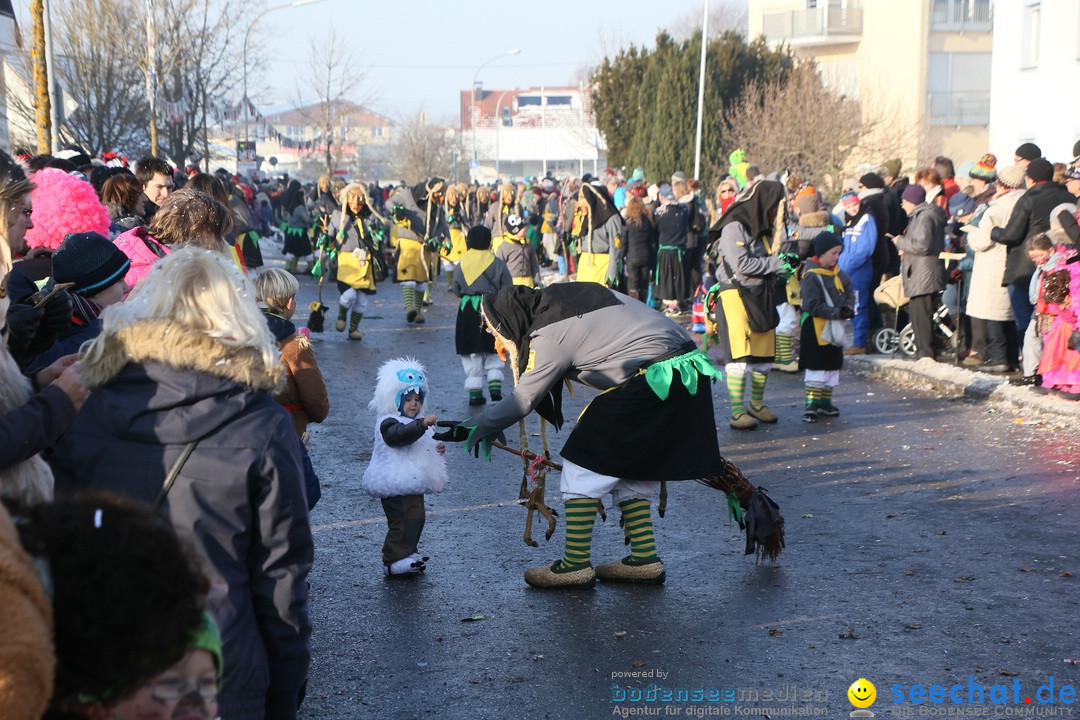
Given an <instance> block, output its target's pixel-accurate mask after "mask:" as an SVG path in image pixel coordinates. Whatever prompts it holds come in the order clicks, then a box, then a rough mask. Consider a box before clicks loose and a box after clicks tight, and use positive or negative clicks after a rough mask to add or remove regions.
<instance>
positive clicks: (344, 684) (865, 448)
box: [297, 277, 1080, 719]
mask: <svg viewBox="0 0 1080 720" xmlns="http://www.w3.org/2000/svg"><path fill="white" fill-rule="evenodd" d="M437 285H438V289H437V291H436V305H435V307H433V308H430V309H429V311H428V313H427V323H426V324H425V325H422V326H407V325H406V323H405V321H404V311H403V307H402V301H401V295H400V290H399V289H398V288H397V287H396V286H393V285H391V284H389V283H385V284H382V285H381V286H380V288H379V293H378V295H376V296H375V298H374V299H373V303H372V305H371V307H370V308H369V311H368V316H367V317H365V319H364V321H363V324H362V330H363V331H364V340H363V341H362V342H359V343H356V342H348V341H346V340H345V337H344V334H343V333H336V332H334V331H333V318H334V314H333V312H334V311H333V308H335V305H334V301H335V300H336V298H337V293H336V292H335V291H334V290H333V289H332V288H330V289H328V290H327V291H326V293H325V297H324V300H325V301H326V302H327V304H328V305H330V306H331V308H332V311H331V313H329V314H328V316H327V320H328V323H327V326H328V327H327V332H325V333H324V334H323V335H322V336H318V335H316V336H315V347H316V352H317V355H318V358H319V362H320V365H321V366H322V369H323V373H324V374H325V376H326V378H327V383H328V386H329V389H330V396H331V402H332V411H331V415H330V417H329V419H328V420H327V421H326V422H325V423H323V424H322V425H313V426H312V428H311V430H312V435H313V438H312V441H311V451H312V456H313V459H314V462H315V467H316V469H317V471H318V472H319V474H320V476H321V478H322V480H323V483H324V490H323V498H322V500H321V501H320V502H319V505H318V507H317V508H316V509H315V510H314V511H313V513H312V525H313V530H314V537H315V545H316V555H315V566H314V568H313V570H312V573H311V585H312V591H311V595H312V600H311V611H312V621H313V624H314V628H315V629H314V634H313V636H312V654H313V660H312V666H311V679H310V684H309V689H308V697H307V700H306V702H305V704H304V708H303V710H302V717H304V718H311V719H314V718H320V719H322V718H334V719H336V718H343V719H344V718H403V719H404V718H427V717H439V718H601V717H611V716H613V715H616V716H645V714H646V713H649V714H650V715H659V716H667V717H671V716H677V717H708V716H718V715H723V714H726V715H743V714H747V713H749V712H767V713H769V715H770V717H772V718H776V717H779V716H781V715H783V714H784V713H785V712H787V713H790V712H791V711H792V710H794V711H797V712H801V713H804V714H806V715H810V716H829V717H839V716H841V715H844V714H846V713H848V712H849V711H851V710H852V709H853V708H852V706H851V704H850V703H849V702H848V699H847V696H846V692H847V688H848V686H849V685H850V684H851V683H852V682H853V681H854V680H856V679H857V678H860V677H865V678H867V679H868V680H870V681H871V682H873V683H874V684H875V685H876V686H877V698H878V699H877V703H876V704H875V705H874V706H873V707H872V708H871V710H873V711H875V712H876V713H877V715H878V716H881V715H883V714H885V715H902V714H904V713H906V712H909V711H910V712H912V713H916V714H917V713H918V712H919V711H920V710H923V711H925V710H926V709H927V707H928V706H927V705H925V704H924V705H918V706H916V705H912V704H911V703H909V702H904V703H902V704H894V703H893V693H892V691H891V688H892V687H893V686H894V685H903V686H905V689H904V690H903V691H902V692H907V690H906V688H908V687H910V686H911V685H914V684H921V685H923V686H930V685H933V684H941V685H943V686H944V687H945V688H946V689H948V688H949V687H950V686H951V685H953V684H955V683H962V684H963V687H964V690H963V699H965V700H966V699H967V688H968V684H969V675H970V676H971V680H970V682H971V683H973V684H981V685H984V686H985V688H986V693H987V698H988V699H989V693H990V691H991V686H992V685H994V684H1003V685H1008V687H1009V698H1008V699H1009V702H1010V704H1008V705H995V706H986V705H984V706H971V705H967V706H950V705H949V703H948V700H946V704H945V705H935V706H932V707H930V708H929V709H930V710H931V711H933V712H935V713H940V714H944V713H945V712H946V711H947V710H949V709H950V708H951V711H952V712H954V713H955V712H957V708H959V711H960V712H968V713H972V712H975V713H979V712H986V713H989V714H990V715H992V716H1001V715H1004V714H1007V713H1008V714H1011V713H1012V712H1013V710H1014V709H1015V710H1017V711H1024V710H1025V704H1024V697H1025V696H1032V697H1033V694H1034V692H1035V690H1036V688H1038V686H1040V685H1043V684H1045V683H1047V682H1048V680H1049V678H1050V677H1051V676H1053V677H1054V678H1055V683H1056V686H1055V692H1058V691H1059V689H1060V686H1061V685H1062V684H1063V683H1068V684H1073V685H1075V684H1077V683H1080V667H1075V666H1072V665H1068V664H1065V663H1063V659H1065V658H1075V657H1080V638H1078V632H1077V617H1078V615H1077V602H1078V591H1077V588H1078V585H1077V583H1078V582H1080V562H1078V554H1077V549H1076V538H1077V530H1078V526H1080V521H1078V519H1077V512H1076V507H1077V504H1078V487H1080V454H1078V453H1077V448H1080V437H1077V436H1076V435H1075V434H1073V433H1071V432H1069V431H1064V430H1058V429H1055V428H1052V427H1048V426H1045V425H1038V424H1020V423H1018V422H1016V421H1017V420H1018V418H1015V417H1013V416H1010V415H1007V414H1005V413H1003V412H1001V411H994V409H993V408H992V407H991V406H989V405H986V404H978V403H970V402H968V401H965V400H962V399H949V398H942V397H934V396H929V395H926V394H920V393H917V392H914V391H908V390H906V389H905V388H903V387H889V386H883V385H877V384H871V383H869V382H868V381H866V380H864V379H862V378H859V377H857V376H854V375H851V374H846V375H845V376H844V377H843V379H842V382H841V386H840V388H839V389H838V391H837V393H836V395H835V397H834V401H835V404H836V405H837V406H838V407H840V408H841V410H842V411H843V414H842V415H841V416H840V417H839V418H837V419H836V420H835V421H833V422H831V423H829V424H826V423H821V424H818V425H806V424H804V423H802V422H801V410H802V403H803V400H802V384H801V377H799V376H793V375H781V374H778V373H774V374H773V375H772V376H771V377H770V381H769V386H768V389H767V392H766V402H767V403H768V404H769V405H770V406H771V407H772V408H773V409H774V410H776V411H777V412H778V413H779V414H780V417H781V420H780V422H779V423H778V424H777V425H774V426H762V427H761V428H760V429H758V430H757V431H754V432H736V431H733V430H731V429H729V428H728V427H727V423H726V422H725V421H724V420H725V418H726V413H727V402H726V398H725V393H724V391H723V388H722V387H721V386H719V385H714V386H713V393H714V396H715V398H716V401H715V402H716V407H717V418H718V420H719V421H720V423H719V425H718V428H717V433H718V436H719V440H720V446H721V452H722V453H724V454H725V455H726V456H728V457H730V458H731V459H732V460H734V461H735V462H736V464H738V465H739V466H740V467H741V468H742V469H743V470H744V472H745V473H746V474H747V476H748V477H750V479H751V480H752V481H754V482H756V483H757V484H759V485H764V486H765V487H766V488H768V490H769V491H770V493H771V495H772V497H773V498H774V499H775V500H776V501H777V502H779V503H780V506H781V508H782V511H783V514H784V516H785V518H786V521H787V534H788V548H787V550H786V552H785V553H784V554H783V555H782V556H781V559H780V562H779V563H778V564H776V565H771V564H770V565H762V566H756V565H755V563H754V559H753V557H752V556H744V555H743V544H744V542H743V538H742V536H741V534H740V533H739V532H738V528H737V527H736V526H732V525H730V524H729V523H728V521H727V519H726V516H725V515H726V510H725V503H724V498H723V496H722V495H721V494H720V493H718V492H716V491H714V490H711V489H709V488H707V487H704V486H702V485H699V484H697V483H693V482H683V483H675V484H672V485H671V486H670V490H671V497H670V501H669V507H668V512H667V516H666V517H665V518H664V519H662V520H656V518H655V517H654V520H656V536H657V546H658V549H659V552H660V554H661V556H662V558H663V560H664V562H665V563H666V566H667V573H668V577H667V583H666V584H665V585H664V586H662V587H657V588H637V587H621V586H616V587H612V586H604V585H598V586H597V588H596V589H595V590H592V591H579V592H541V591H536V590H533V589H531V588H529V587H527V586H526V585H525V583H524V581H523V580H522V573H523V571H524V570H525V569H526V568H528V567H531V566H534V565H539V564H542V563H550V562H552V561H553V560H555V559H556V558H557V557H559V556H560V554H561V548H562V538H563V535H562V526H561V523H560V526H559V529H558V530H557V531H556V533H555V536H554V537H553V538H552V539H551V541H550V542H547V543H545V542H544V540H543V537H542V534H541V533H540V531H539V530H537V531H536V532H535V533H534V535H535V536H536V537H537V538H538V539H539V540H540V547H539V548H538V549H536V548H531V547H528V546H526V545H525V544H524V543H523V542H522V540H521V534H522V531H523V528H524V521H525V511H524V509H522V508H521V507H520V506H518V505H517V504H516V503H515V498H516V496H517V489H518V484H519V481H520V479H521V472H522V470H521V463H520V460H518V459H516V458H514V457H513V456H511V455H509V454H506V453H499V452H498V451H496V455H495V456H494V457H493V462H491V463H490V464H489V463H485V462H482V461H478V460H475V459H474V458H473V457H472V456H471V455H470V456H466V455H464V454H463V453H462V452H461V449H460V446H450V447H449V448H448V451H447V461H448V464H449V469H450V477H451V481H450V483H449V485H448V487H447V489H446V490H445V491H444V492H442V493H441V494H438V495H432V496H429V497H428V521H427V527H426V529H425V531H424V535H423V539H422V543H421V550H422V551H423V552H424V554H426V555H430V556H431V560H430V562H429V565H428V571H427V573H426V574H425V575H424V576H422V577H421V578H419V579H416V580H411V581H410V580H397V581H387V580H385V579H384V578H383V576H382V565H381V558H380V548H381V544H382V538H383V534H384V531H385V520H384V517H383V514H382V511H381V507H380V506H379V503H378V501H377V500H376V499H373V498H370V497H368V496H366V495H365V494H364V493H363V492H362V491H360V490H359V488H358V478H359V477H360V475H361V474H362V472H363V469H364V467H365V463H366V462H367V460H368V458H369V457H370V453H371V447H372V436H373V432H374V430H373V422H374V418H373V415H372V413H371V412H370V411H369V410H368V409H367V402H368V400H369V399H370V395H371V391H372V388H373V377H374V373H375V370H376V368H377V367H378V364H379V363H380V362H381V361H382V360H383V359H386V358H389V357H393V356H397V355H405V354H409V355H414V356H415V357H417V358H418V359H419V360H420V361H421V362H423V363H424V364H425V365H426V367H427V369H428V372H429V377H430V379H431V380H430V381H431V385H432V391H431V396H430V399H429V402H428V405H427V407H425V412H435V413H437V414H438V415H439V417H440V418H441V419H461V418H463V417H464V416H466V415H467V414H468V409H469V408H468V407H467V405H466V394H465V392H464V390H462V382H463V378H464V375H463V373H462V370H461V366H460V362H459V361H458V359H457V357H456V356H455V355H454V354H453V324H454V316H455V310H456V301H454V300H453V299H452V298H450V296H449V295H448V294H447V293H446V292H445V278H444V277H443V278H440V279H439V281H438V282H437ZM302 287H303V289H302V295H301V303H300V306H301V307H302V308H306V305H307V302H309V301H310V300H311V299H312V298H313V297H314V281H313V280H312V279H310V278H305V279H303V280H302ZM297 320H298V324H303V323H304V322H305V321H306V312H305V313H302V314H301V315H300V316H298V318H297ZM589 397H591V393H590V392H589V391H586V390H584V389H583V388H581V389H579V391H578V392H577V393H576V396H575V398H574V399H572V400H569V407H568V409H567V410H568V411H567V413H566V416H567V417H568V418H573V417H574V416H575V415H576V413H577V412H578V411H579V409H580V408H581V407H583V405H584V402H585V401H586V400H587V399H588V398H589ZM536 428H537V425H536V420H535V417H534V418H532V419H531V420H530V429H531V431H532V432H533V433H535V432H536ZM568 431H569V427H567V428H564V430H563V432H562V433H559V434H555V433H552V435H551V445H552V448H553V449H554V450H556V451H557V450H558V448H559V447H560V446H561V444H562V442H563V441H564V438H565V436H566V434H567V433H568ZM507 435H508V437H509V438H510V442H511V444H513V445H517V432H516V430H512V431H510V432H508V434H507ZM530 443H531V445H532V446H533V447H534V448H535V447H538V446H539V444H540V440H539V438H538V437H537V436H535V434H534V435H533V437H531V438H530ZM557 485H558V475H557V474H554V473H553V474H552V475H551V476H550V478H549V486H550V488H554V489H557ZM548 497H549V499H552V504H553V505H555V506H556V507H559V508H560V509H561V505H560V504H558V503H557V502H555V499H557V496H556V493H555V492H554V491H553V490H550V489H549V493H548ZM617 519H618V518H617V512H614V513H613V512H610V511H609V515H608V520H607V522H606V523H601V522H600V521H599V520H598V521H597V525H596V530H595V535H594V543H593V560H594V563H596V562H604V561H607V560H610V559H615V558H618V557H621V556H623V555H625V554H626V552H627V550H626V548H624V546H623V543H622V532H621V530H620V529H619V527H618V523H617ZM538 527H539V528H542V525H540V526H538ZM481 617H482V619H476V620H469V621H466V620H465V619H466V618H481ZM1015 681H1018V682H1019V684H1020V688H1021V690H1020V691H1019V693H1020V694H1019V705H1017V704H1012V688H1013V683H1014V682H1015ZM680 691H683V692H685V693H686V694H685V695H682V694H680ZM653 693H655V695H654V694H653ZM667 693H670V695H669V694H667ZM770 693H771V694H770ZM652 697H655V698H657V699H656V700H655V701H651V700H649V698H652ZM789 699H790V700H792V701H789ZM973 707H974V708H975V709H974V710H973V709H972V708H973ZM1031 707H1032V706H1027V709H1028V710H1030V709H1031ZM1035 707H1036V709H1038V710H1040V711H1042V712H1044V713H1045V711H1046V710H1047V709H1050V710H1054V711H1055V712H1059V711H1060V712H1064V711H1065V710H1066V709H1070V708H1072V707H1073V706H1071V705H1061V704H1057V705H1047V706H1040V705H1038V703H1036V704H1035ZM785 708H787V710H786V711H785ZM965 708H966V709H965ZM632 712H636V713H638V715H632V714H631V713H632Z"/></svg>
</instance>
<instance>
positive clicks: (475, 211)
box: [469, 185, 491, 230]
mask: <svg viewBox="0 0 1080 720" xmlns="http://www.w3.org/2000/svg"><path fill="white" fill-rule="evenodd" d="M490 207H491V188H489V187H488V186H487V185H477V186H476V187H475V188H473V191H472V192H471V193H470V194H469V223H470V224H472V225H481V224H483V223H484V218H486V217H487V214H488V208H490ZM488 229H489V230H490V229H491V228H488Z"/></svg>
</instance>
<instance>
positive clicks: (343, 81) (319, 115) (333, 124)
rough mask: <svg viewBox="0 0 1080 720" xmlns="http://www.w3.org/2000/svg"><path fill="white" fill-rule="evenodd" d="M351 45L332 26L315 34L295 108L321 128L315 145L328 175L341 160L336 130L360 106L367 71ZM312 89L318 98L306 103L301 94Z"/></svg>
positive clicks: (338, 132) (310, 122)
mask: <svg viewBox="0 0 1080 720" xmlns="http://www.w3.org/2000/svg"><path fill="white" fill-rule="evenodd" d="M352 47H354V45H353V44H351V43H349V42H348V41H347V40H345V39H344V38H342V37H341V36H340V35H338V34H337V32H335V31H334V30H333V29H332V28H331V30H330V32H329V33H327V35H326V36H325V37H324V38H322V39H319V38H312V40H311V44H310V46H309V48H308V77H307V83H306V88H301V87H297V90H296V94H297V100H296V109H297V110H298V111H300V114H301V115H303V116H304V118H305V119H306V120H307V121H308V122H307V124H308V125H310V126H314V127H316V128H317V129H318V130H317V137H316V138H315V142H314V143H313V144H312V147H313V148H314V149H316V151H322V152H323V153H324V155H323V159H324V161H325V165H324V167H325V172H326V174H327V175H332V174H333V172H334V167H335V165H336V164H337V163H340V162H341V160H342V152H341V143H340V142H339V144H338V146H337V149H335V147H334V136H335V134H338V135H339V137H340V135H341V132H340V130H339V128H340V127H342V119H343V118H344V117H346V116H348V115H349V114H351V113H352V112H354V111H356V110H357V109H359V107H360V106H359V104H358V103H357V102H356V97H355V95H356V93H357V92H358V91H359V90H360V88H361V87H362V86H363V81H364V74H363V73H362V72H360V71H359V70H358V68H359V61H358V59H357V56H356V54H355V53H354V52H353V51H352V49H351V48H352ZM305 90H306V91H307V92H305ZM312 91H314V93H315V94H316V95H317V97H318V102H317V103H315V104H314V105H306V104H304V102H303V101H302V98H303V97H304V96H305V95H310V93H311V92H312Z"/></svg>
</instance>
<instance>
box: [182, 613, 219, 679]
mask: <svg viewBox="0 0 1080 720" xmlns="http://www.w3.org/2000/svg"><path fill="white" fill-rule="evenodd" d="M190 649H191V650H205V651H206V652H208V653H210V654H211V655H212V656H213V658H214V665H215V666H216V667H217V676H218V683H219V684H220V683H221V678H222V677H223V676H224V674H225V660H224V657H223V655H222V653H221V633H220V632H219V631H218V627H217V623H215V622H214V618H212V617H210V614H209V613H207V612H206V611H205V610H204V611H203V622H202V625H200V626H199V629H198V630H196V631H195V632H194V633H192V635H191V648H190Z"/></svg>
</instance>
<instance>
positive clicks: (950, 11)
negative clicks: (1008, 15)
mask: <svg viewBox="0 0 1080 720" xmlns="http://www.w3.org/2000/svg"><path fill="white" fill-rule="evenodd" d="M993 29H994V13H993V8H991V6H990V0H934V4H933V6H932V7H931V10H930V31H931V32H991V31H992V30H993Z"/></svg>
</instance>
